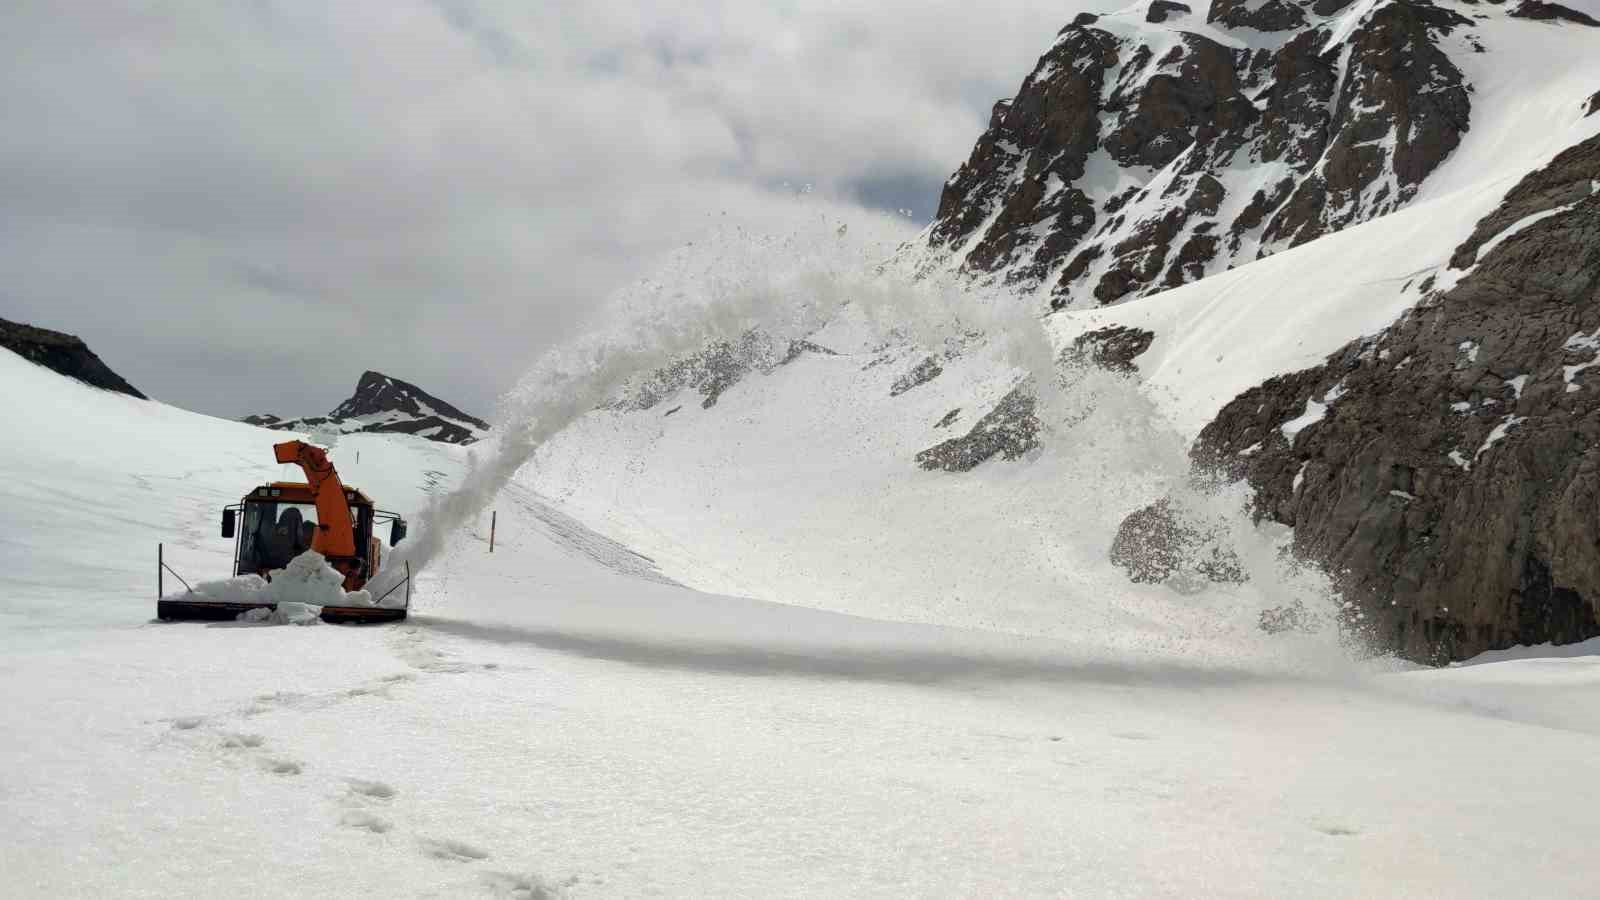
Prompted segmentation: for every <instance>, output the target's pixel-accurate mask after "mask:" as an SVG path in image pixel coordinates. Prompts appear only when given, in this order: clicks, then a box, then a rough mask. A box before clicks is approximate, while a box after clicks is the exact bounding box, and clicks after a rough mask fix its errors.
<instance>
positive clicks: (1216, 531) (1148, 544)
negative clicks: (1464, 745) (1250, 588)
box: [1110, 498, 1248, 584]
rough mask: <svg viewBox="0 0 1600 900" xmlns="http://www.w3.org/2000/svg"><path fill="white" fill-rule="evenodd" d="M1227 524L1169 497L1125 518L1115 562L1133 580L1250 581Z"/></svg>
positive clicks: (1115, 545)
mask: <svg viewBox="0 0 1600 900" xmlns="http://www.w3.org/2000/svg"><path fill="white" fill-rule="evenodd" d="M1226 533H1227V530H1226V528H1225V527H1224V526H1223V525H1222V524H1221V523H1216V522H1206V521H1204V520H1203V519H1202V518H1201V517H1200V516H1198V515H1196V514H1194V513H1192V512H1189V511H1187V510H1182V509H1180V508H1179V507H1178V506H1177V505H1175V504H1174V503H1173V502H1172V501H1171V500H1170V499H1167V498H1163V499H1161V500H1157V501H1156V502H1155V503H1152V504H1150V505H1149V506H1146V507H1144V508H1143V509H1140V510H1137V511H1135V512H1134V513H1132V514H1131V515H1129V516H1128V517H1127V518H1125V519H1123V520H1122V524H1121V525H1120V526H1119V527H1118V528H1117V536H1116V537H1115V538H1114V539H1113V540H1112V542H1111V553H1110V559H1111V563H1112V565H1115V566H1117V567H1118V568H1120V569H1123V570H1124V571H1126V572H1127V573H1128V578H1129V580H1130V581H1133V582H1136V583H1141V584H1154V583H1158V582H1163V581H1167V580H1168V579H1170V578H1172V577H1173V576H1175V575H1190V576H1197V577H1199V578H1202V579H1204V580H1206V581H1211V582H1217V583H1228V584H1241V583H1243V582H1245V581H1247V580H1248V579H1247V577H1246V576H1245V573H1244V567H1243V565H1242V564H1241V563H1240V561H1239V557H1238V556H1237V555H1236V554H1235V553H1234V552H1233V550H1232V548H1230V547H1229V546H1228V545H1227V543H1226V542H1225V535H1226Z"/></svg>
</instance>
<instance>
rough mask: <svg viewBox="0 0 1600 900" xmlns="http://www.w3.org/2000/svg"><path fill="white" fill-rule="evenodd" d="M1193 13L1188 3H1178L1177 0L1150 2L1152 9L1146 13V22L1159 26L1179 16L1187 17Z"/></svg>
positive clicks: (1155, 0) (1153, 0) (1151, 0)
mask: <svg viewBox="0 0 1600 900" xmlns="http://www.w3.org/2000/svg"><path fill="white" fill-rule="evenodd" d="M1191 12H1193V10H1191V9H1190V8H1189V5H1188V4H1187V3H1178V2H1177V0H1150V8H1149V9H1148V10H1146V11H1145V14H1144V20H1145V21H1146V22H1150V23H1152V24H1159V23H1161V22H1165V21H1167V20H1168V19H1171V18H1175V17H1177V16H1187V15H1188V14H1189V13H1191Z"/></svg>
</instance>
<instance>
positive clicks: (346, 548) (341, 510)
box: [272, 441, 356, 556]
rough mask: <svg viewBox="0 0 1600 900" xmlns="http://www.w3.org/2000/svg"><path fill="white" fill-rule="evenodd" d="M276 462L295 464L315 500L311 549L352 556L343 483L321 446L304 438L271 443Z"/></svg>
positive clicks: (353, 542)
mask: <svg viewBox="0 0 1600 900" xmlns="http://www.w3.org/2000/svg"><path fill="white" fill-rule="evenodd" d="M272 452H273V453H274V454H276V455H277V457H278V462H281V463H298V464H299V466H300V468H301V469H303V470H304V471H305V473H306V483H307V484H309V485H310V486H311V493H312V495H313V496H314V497H315V498H316V502H317V533H316V535H315V536H314V537H312V539H311V549H313V550H315V551H317V552H318V553H321V554H322V555H323V556H355V555H356V527H355V523H354V522H352V521H350V505H349V503H348V502H347V501H346V500H345V496H344V484H343V483H342V482H341V481H339V473H338V471H337V470H335V469H334V467H333V463H331V462H329V461H328V453H327V451H325V450H323V449H322V448H321V447H316V446H313V445H311V444H307V443H306V442H304V441H284V442H283V443H281V444H273V445H272Z"/></svg>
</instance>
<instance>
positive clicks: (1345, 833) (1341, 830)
mask: <svg viewBox="0 0 1600 900" xmlns="http://www.w3.org/2000/svg"><path fill="white" fill-rule="evenodd" d="M1311 827H1313V828H1315V829H1316V830H1318V831H1320V832H1322V833H1323V834H1325V835H1327V836H1329V837H1355V836H1356V835H1358V834H1360V833H1361V829H1359V828H1351V827H1349V826H1347V825H1327V824H1323V825H1313V826H1311Z"/></svg>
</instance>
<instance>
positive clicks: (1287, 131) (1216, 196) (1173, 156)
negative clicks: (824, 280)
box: [923, 0, 1481, 308]
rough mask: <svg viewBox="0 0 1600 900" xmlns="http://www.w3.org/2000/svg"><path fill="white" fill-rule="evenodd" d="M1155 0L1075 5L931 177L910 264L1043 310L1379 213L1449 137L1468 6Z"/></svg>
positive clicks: (1426, 168) (1157, 285)
mask: <svg viewBox="0 0 1600 900" xmlns="http://www.w3.org/2000/svg"><path fill="white" fill-rule="evenodd" d="M1196 6H1197V7H1198V8H1191V7H1190V6H1189V5H1188V4H1185V3H1177V2H1171V0H1153V2H1151V3H1149V4H1148V6H1147V7H1145V8H1144V14H1143V15H1142V16H1134V15H1133V14H1132V13H1124V14H1119V15H1117V16H1106V17H1099V18H1096V17H1094V16H1092V15H1085V16H1080V17H1079V19H1078V21H1076V22H1074V23H1073V24H1071V25H1069V26H1067V27H1066V28H1065V29H1063V30H1062V32H1061V34H1060V36H1059V37H1058V38H1057V40H1056V42H1055V44H1054V46H1052V47H1051V49H1050V50H1049V51H1048V52H1047V53H1046V54H1045V55H1044V56H1043V57H1042V58H1041V59H1040V60H1039V63H1038V66H1037V67H1036V68H1035V69H1034V71H1033V73H1032V74H1030V75H1029V76H1028V77H1027V78H1026V79H1025V80H1024V81H1023V82H1022V86H1021V87H1020V88H1019V89H1018V91H1017V93H1016V96H1015V97H1013V98H1010V99H1009V100H1004V101H1001V102H1000V103H998V104H997V105H996V106H995V110H994V115H993V117H992V120H991V123H990V127H989V129H988V130H987V131H986V132H985V133H984V134H983V136H982V137H981V138H980V139H979V141H978V144H977V146H976V147H975V148H974V149H973V152H972V155H971V157H970V158H969V159H968V160H967V162H966V163H965V164H963V165H962V166H961V168H960V170H959V171H957V172H956V173H955V175H953V176H952V177H951V178H950V180H949V182H948V183H947V184H946V185H945V189H944V193H943V195H942V197H941V198H940V203H939V211H938V215H937V218H936V219H935V221H934V223H933V225H932V226H930V228H929V231H928V233H927V242H928V245H929V247H931V248H932V249H933V250H934V252H933V253H932V254H931V255H929V256H927V257H926V258H925V259H924V261H923V265H924V267H926V268H939V267H947V266H954V267H955V268H957V269H958V270H960V271H963V272H966V273H969V274H973V275H977V276H979V277H981V278H995V279H1000V280H1002V281H1004V282H1005V283H1007V284H1010V285H1012V286H1014V287H1019V288H1022V289H1024V290H1032V291H1036V292H1037V293H1038V295H1039V296H1040V297H1041V298H1044V299H1048V302H1049V303H1050V304H1051V305H1052V306H1054V307H1056V308H1062V307H1068V306H1083V305H1093V304H1105V303H1113V302H1116V301H1119V300H1123V299H1126V298H1130V297H1136V296H1140V295H1143V294H1148V293H1152V292H1155V291H1159V290H1163V289H1165V288H1169V287H1175V286H1177V285H1181V284H1184V283H1186V282H1190V281H1195V280H1198V279H1200V278H1203V277H1205V276H1206V275H1208V274H1212V273H1215V272H1218V271H1222V270H1224V269H1227V268H1231V267H1233V266H1235V265H1239V264H1242V263H1245V262H1248V261H1250V260H1252V259H1256V258H1258V257H1260V256H1263V255H1267V254H1271V253H1273V252H1276V251H1278V250H1281V249H1284V248H1288V247H1293V246H1296V245H1298V244H1302V243H1305V242H1306V241H1310V240H1314V239H1315V238H1317V237H1319V236H1321V235H1324V234H1328V233H1330V232H1333V231H1337V230H1339V229H1342V228H1345V227H1347V226H1350V225H1353V224H1357V223H1360V222H1364V221H1367V220H1369V219H1371V218H1374V217H1376V216H1381V215H1384V214H1385V213H1388V212H1392V211H1394V210H1395V209H1397V208H1399V207H1401V206H1403V205H1404V204H1406V203H1407V202H1408V201H1410V200H1411V199H1412V198H1413V197H1415V195H1416V193H1417V190H1418V187H1419V186H1420V185H1421V184H1422V182H1423V181H1424V180H1425V179H1426V178H1427V177H1428V175H1429V174H1430V173H1432V172H1433V171H1434V170H1435V169H1436V168H1437V167H1438V166H1439V164H1440V163H1441V161H1443V160H1444V159H1445V157H1447V156H1448V155H1449V154H1450V152H1451V151H1452V150H1454V149H1455V148H1456V146H1457V145H1458V144H1459V143H1460V141H1461V138H1462V135H1463V134H1464V133H1465V132H1466V130H1467V128H1468V124H1469V119H1470V112H1471V87H1470V85H1468V84H1467V83H1466V80H1465V78H1464V76H1463V75H1462V72H1461V69H1460V68H1459V67H1458V66H1457V65H1456V63H1455V61H1454V58H1455V57H1456V56H1459V55H1460V54H1463V53H1470V52H1473V51H1474V49H1481V48H1475V41H1474V38H1473V34H1472V24H1473V23H1472V20H1470V19H1468V18H1466V17H1464V16H1462V15H1460V14H1458V13H1456V12H1454V11H1452V10H1449V9H1445V8H1442V7H1439V6H1435V5H1434V4H1432V3H1430V2H1428V0H1390V2H1385V3H1378V4H1372V3H1367V2H1355V0H1264V2H1263V0H1212V2H1211V3H1210V4H1209V6H1206V5H1204V4H1203V3H1200V4H1197V5H1196Z"/></svg>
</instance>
